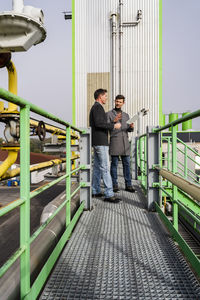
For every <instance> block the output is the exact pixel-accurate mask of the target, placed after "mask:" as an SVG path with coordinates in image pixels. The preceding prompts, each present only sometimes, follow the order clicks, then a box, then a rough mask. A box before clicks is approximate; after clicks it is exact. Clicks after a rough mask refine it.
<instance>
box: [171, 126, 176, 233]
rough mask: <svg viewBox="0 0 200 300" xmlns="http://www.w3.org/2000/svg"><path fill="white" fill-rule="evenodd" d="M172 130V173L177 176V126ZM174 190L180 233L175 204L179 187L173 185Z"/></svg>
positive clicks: (174, 210)
mask: <svg viewBox="0 0 200 300" xmlns="http://www.w3.org/2000/svg"><path fill="white" fill-rule="evenodd" d="M171 129H172V172H173V173H174V174H176V172H177V128H176V126H173V125H172V127H171ZM172 190H173V225H174V228H175V229H176V230H177V231H178V204H177V203H176V202H175V201H176V200H177V186H175V185H174V184H173V185H172Z"/></svg>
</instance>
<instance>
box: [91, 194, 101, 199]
mask: <svg viewBox="0 0 200 300" xmlns="http://www.w3.org/2000/svg"><path fill="white" fill-rule="evenodd" d="M102 196H103V194H102V193H98V194H92V198H100V197H102Z"/></svg>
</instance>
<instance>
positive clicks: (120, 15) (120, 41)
mask: <svg viewBox="0 0 200 300" xmlns="http://www.w3.org/2000/svg"><path fill="white" fill-rule="evenodd" d="M122 6H123V1H122V0H119V94H121V93H122V34H123V25H122V24H123V22H122Z"/></svg>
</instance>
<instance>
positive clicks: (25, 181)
mask: <svg viewBox="0 0 200 300" xmlns="http://www.w3.org/2000/svg"><path fill="white" fill-rule="evenodd" d="M0 98H1V99H4V100H6V101H9V102H12V103H14V104H17V105H18V106H20V155H21V157H23V158H24V159H23V160H20V199H19V200H16V201H15V202H12V203H11V204H9V205H7V206H6V207H5V208H2V209H1V210H0V217H1V216H3V215H5V214H7V213H8V212H10V211H11V210H13V209H14V208H16V207H20V248H19V249H18V250H17V251H16V252H15V253H14V254H13V256H12V257H11V258H10V259H9V260H8V261H7V262H6V263H5V264H4V265H3V266H2V267H1V268H0V277H2V276H3V275H4V274H5V273H6V271H7V270H8V269H9V268H10V267H11V266H12V265H13V263H14V262H15V261H16V260H17V259H18V258H19V257H20V299H36V298H37V296H38V294H39V293H40V290H41V288H42V286H43V285H44V283H45V281H46V279H47V277H48V275H49V273H50V271H51V269H52V268H53V266H54V264H55V262H56V259H57V258H58V256H59V254H60V252H61V251H62V249H63V247H64V245H65V243H66V241H67V240H68V239H69V236H70V234H71V232H72V230H73V228H74V226H75V224H76V222H77V221H78V218H79V216H80V215H81V213H82V212H83V210H84V207H85V203H84V201H83V202H82V203H81V205H80V207H79V209H78V210H77V212H76V214H75V215H74V217H73V219H71V216H70V206H71V198H72V197H73V196H74V195H75V193H77V192H78V191H79V190H80V189H81V187H84V186H85V184H86V183H85V182H80V184H79V186H78V188H77V189H76V190H75V191H74V192H73V193H72V194H71V190H70V188H71V174H72V173H75V172H78V171H81V170H84V169H85V168H86V166H85V165H80V166H79V167H77V168H76V169H73V170H71V130H73V131H75V132H77V133H79V134H84V131H83V130H81V129H79V128H76V127H75V126H73V125H70V124H69V123H67V122H65V121H63V120H61V119H59V118H57V117H56V116H54V115H52V114H50V113H48V112H46V111H45V110H43V109H40V108H39V107H37V106H35V105H33V104H31V103H29V102H28V101H26V100H24V99H22V98H20V97H18V96H15V95H13V94H12V93H10V92H8V91H6V90H4V89H2V88H0ZM30 112H34V113H37V114H39V115H40V116H43V117H45V118H48V119H50V120H52V121H55V122H57V123H58V124H61V125H64V126H65V128H66V174H65V175H63V176H62V177H60V178H59V179H56V180H54V181H53V182H51V183H49V184H46V185H45V186H42V187H41V188H39V189H37V190H35V191H33V192H30ZM87 168H88V166H87ZM61 180H66V199H65V200H64V201H63V203H62V204H61V205H60V206H59V207H58V208H57V210H56V211H55V212H54V213H53V215H51V216H50V217H49V219H48V220H47V221H46V222H45V223H44V224H43V225H42V226H40V227H39V228H38V229H37V231H36V232H34V233H33V235H32V236H30V200H31V198H33V197H35V196H36V195H38V194H39V193H41V192H43V191H44V190H46V189H48V188H49V187H51V186H53V185H55V184H57V183H58V182H60V181H61ZM64 207H66V228H65V231H64V233H63V235H62V237H61V238H60V240H59V241H58V243H57V245H56V247H55V249H54V250H53V252H52V253H51V255H50V257H49V258H48V260H47V262H46V263H45V265H44V266H43V269H42V270H41V272H40V274H39V275H38V277H37V278H36V280H35V281H34V283H33V284H32V286H31V284H30V275H31V274H30V245H31V243H32V242H33V241H34V239H35V238H36V237H37V236H38V235H39V234H40V233H41V232H42V230H43V229H44V228H45V227H46V226H47V225H48V224H49V223H50V221H51V220H52V219H53V218H54V217H55V216H56V214H57V213H58V212H59V211H60V210H61V209H62V208H64Z"/></svg>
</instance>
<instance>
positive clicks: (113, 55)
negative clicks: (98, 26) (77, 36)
mask: <svg viewBox="0 0 200 300" xmlns="http://www.w3.org/2000/svg"><path fill="white" fill-rule="evenodd" d="M111 20H112V24H111V26H112V53H111V60H112V94H111V107H113V100H114V97H115V95H116V36H117V14H116V13H112V14H111Z"/></svg>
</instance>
